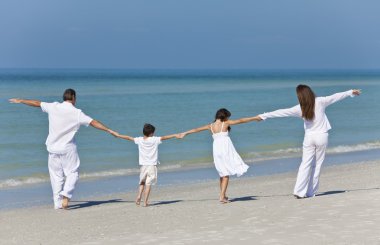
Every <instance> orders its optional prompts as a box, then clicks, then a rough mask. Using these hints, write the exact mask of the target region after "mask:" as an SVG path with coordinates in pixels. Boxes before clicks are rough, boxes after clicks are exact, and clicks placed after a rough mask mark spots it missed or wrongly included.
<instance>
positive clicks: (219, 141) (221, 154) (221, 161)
mask: <svg viewBox="0 0 380 245" xmlns="http://www.w3.org/2000/svg"><path fill="white" fill-rule="evenodd" d="M223 124H224V122H223ZM223 124H222V129H223ZM210 128H211V132H212V138H213V139H214V143H213V156H214V164H215V168H216V170H217V171H218V173H219V176H220V177H223V176H229V175H235V174H236V175H237V176H238V177H239V176H241V175H243V174H244V173H245V172H247V170H248V168H249V167H248V165H247V164H245V163H244V162H243V160H242V159H241V157H240V156H239V154H238V153H237V152H236V150H235V147H234V145H233V144H232V141H231V139H230V136H228V131H227V132H222V129H221V130H220V132H219V133H214V131H213V130H212V124H211V127H210Z"/></svg>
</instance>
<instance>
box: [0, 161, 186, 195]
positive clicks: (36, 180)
mask: <svg viewBox="0 0 380 245" xmlns="http://www.w3.org/2000/svg"><path fill="white" fill-rule="evenodd" d="M179 168H181V165H180V164H175V165H167V166H162V167H161V166H159V169H160V170H161V171H170V170H174V169H179ZM139 172H140V170H139V169H137V168H133V169H116V170H110V171H99V172H92V173H86V172H83V173H80V178H81V179H98V178H107V177H116V176H127V175H132V174H137V173H139ZM49 181H50V179H49V176H48V175H46V176H43V177H20V178H12V179H6V180H3V181H0V189H4V188H11V187H18V186H24V185H33V184H40V183H46V182H49Z"/></svg>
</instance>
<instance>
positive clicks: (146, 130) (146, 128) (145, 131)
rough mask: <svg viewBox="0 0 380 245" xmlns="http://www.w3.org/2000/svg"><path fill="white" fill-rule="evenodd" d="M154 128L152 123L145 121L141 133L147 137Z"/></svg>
mask: <svg viewBox="0 0 380 245" xmlns="http://www.w3.org/2000/svg"><path fill="white" fill-rule="evenodd" d="M155 130H156V128H155V127H154V126H153V125H152V124H149V123H145V124H144V129H143V134H144V136H146V137H148V136H150V135H152V134H154V131H155Z"/></svg>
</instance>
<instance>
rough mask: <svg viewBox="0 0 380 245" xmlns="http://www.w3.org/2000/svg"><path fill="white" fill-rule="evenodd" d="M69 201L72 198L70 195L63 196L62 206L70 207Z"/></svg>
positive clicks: (64, 207)
mask: <svg viewBox="0 0 380 245" xmlns="http://www.w3.org/2000/svg"><path fill="white" fill-rule="evenodd" d="M69 201H70V199H69V198H68V197H65V196H63V197H62V208H63V209H67V208H68V207H69Z"/></svg>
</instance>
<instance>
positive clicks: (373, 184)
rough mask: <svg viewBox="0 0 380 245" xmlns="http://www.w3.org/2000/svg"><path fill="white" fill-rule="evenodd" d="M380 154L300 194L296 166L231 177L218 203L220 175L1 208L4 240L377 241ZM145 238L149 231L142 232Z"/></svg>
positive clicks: (330, 170)
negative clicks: (61, 205) (143, 202)
mask: <svg viewBox="0 0 380 245" xmlns="http://www.w3.org/2000/svg"><path fill="white" fill-rule="evenodd" d="M379 171H380V160H376V161H369V162H361V163H357V164H344V165H335V166H329V167H326V168H324V170H323V173H322V175H321V186H320V191H319V194H318V195H317V196H316V197H314V198H307V199H303V200H296V199H294V198H293V196H292V194H291V193H292V189H293V185H294V181H295V175H296V173H294V172H293V173H282V174H276V175H270V176H259V177H246V178H240V179H232V180H231V184H230V186H229V190H228V195H229V196H230V199H231V201H232V203H230V204H224V205H223V204H219V202H218V180H217V179H214V180H209V181H205V182H203V183H193V184H189V185H178V186H164V187H155V188H154V189H153V191H152V195H151V198H150V199H151V204H152V206H150V207H148V208H143V207H136V205H135V204H134V197H135V195H136V193H135V191H129V192H124V193H123V194H121V195H114V194H109V195H103V196H102V197H97V198H96V199H92V200H88V199H75V200H74V201H73V202H71V203H70V209H71V210H53V209H52V208H51V206H50V205H44V206H38V207H29V208H22V209H16V210H6V211H4V210H3V211H1V225H2V228H3V229H1V230H0V244H53V243H54V244H68V243H72V244H132V243H133V244H145V243H147V242H148V241H149V242H155V243H158V244H195V243H202V242H207V243H220V242H223V243H235V244H247V243H252V242H255V243H258V244H305V243H307V244H377V243H379V242H380V234H378V229H377V228H378V226H377V225H376V224H378V223H379V222H380V209H379V208H378V203H379V202H380V178H378V172H379ZM142 238H144V239H142Z"/></svg>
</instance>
